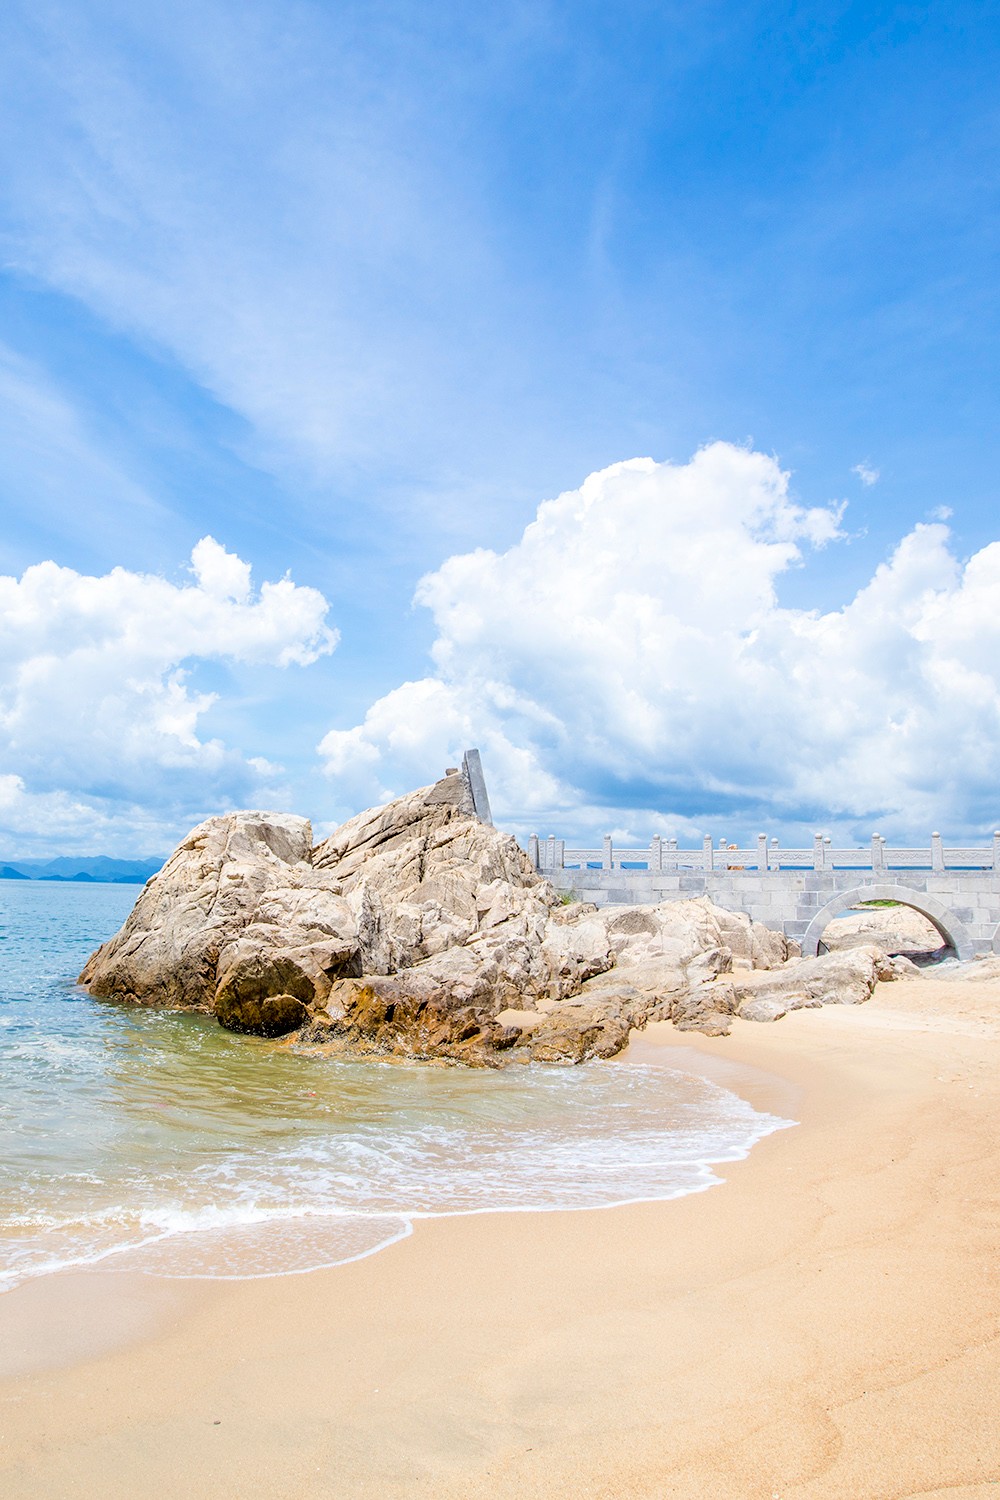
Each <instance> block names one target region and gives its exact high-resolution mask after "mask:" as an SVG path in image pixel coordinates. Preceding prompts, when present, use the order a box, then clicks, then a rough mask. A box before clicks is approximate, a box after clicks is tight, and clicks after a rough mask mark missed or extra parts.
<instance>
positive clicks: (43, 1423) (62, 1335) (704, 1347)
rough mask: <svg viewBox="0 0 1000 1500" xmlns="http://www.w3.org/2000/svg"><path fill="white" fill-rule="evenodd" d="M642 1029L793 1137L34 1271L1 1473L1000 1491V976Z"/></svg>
mask: <svg viewBox="0 0 1000 1500" xmlns="http://www.w3.org/2000/svg"><path fill="white" fill-rule="evenodd" d="M654 1049H655V1051H656V1054H657V1055H658V1056H660V1057H662V1058H665V1059H666V1060H668V1061H671V1062H677V1063H680V1064H681V1065H683V1066H689V1065H697V1066H700V1067H704V1068H706V1069H707V1070H709V1071H710V1072H711V1073H712V1074H713V1076H717V1077H720V1078H721V1079H722V1081H725V1082H728V1083H729V1084H731V1085H732V1086H735V1087H739V1089H740V1091H741V1092H745V1093H746V1094H747V1096H748V1097H750V1098H751V1099H753V1101H754V1102H755V1103H758V1104H765V1105H770V1106H771V1107H776V1108H777V1109H778V1110H779V1111H780V1112H784V1113H788V1112H791V1113H792V1114H793V1115H794V1116H795V1118H797V1119H798V1120H800V1121H801V1125H800V1127H799V1128H798V1129H794V1130H786V1131H782V1132H780V1133H779V1134H776V1135H773V1136H771V1137H769V1138H768V1139H767V1140H765V1141H764V1142H763V1143H762V1144H760V1145H759V1146H757V1147H756V1148H755V1149H754V1151H753V1152H752V1154H751V1156H750V1158H749V1159H748V1160H747V1161H745V1162H741V1163H737V1164H734V1165H732V1166H729V1167H726V1168H724V1169H723V1175H724V1176H725V1178H726V1179H727V1180H726V1183H725V1185H724V1186H722V1187H716V1188H713V1189H711V1190H710V1191H708V1192H705V1193H701V1194H698V1195H695V1196H691V1197H687V1198H683V1199H680V1200H676V1201H674V1202H672V1203H659V1204H649V1205H644V1206H637V1207H628V1208H619V1209H611V1210H606V1211H603V1212H587V1213H575V1214H563V1213H559V1214H554V1213H553V1214H509V1215H495V1216H494V1215H490V1216H483V1217H477V1218H467V1219H451V1220H435V1221H430V1222H425V1223H422V1224H418V1226H417V1228H416V1231H415V1233H414V1234H413V1236H412V1237H411V1238H410V1239H408V1240H405V1241H403V1242H401V1243H399V1244H397V1245H395V1246H393V1247H392V1248H390V1249H388V1250H386V1251H384V1252H382V1253H381V1254H378V1255H376V1256H373V1257H371V1258H369V1259H367V1260H364V1261H360V1262H357V1263H356V1264H354V1265H349V1266H342V1267H339V1268H336V1269H334V1270H330V1271H324V1272H317V1273H313V1274H311V1275H309V1276H304V1277H289V1278H284V1279H279V1280H272V1281H263V1282H243V1283H228V1284H220V1283H198V1284H197V1285H194V1286H192V1285H188V1286H187V1287H183V1286H179V1284H178V1283H166V1282H152V1281H149V1280H145V1281H140V1280H139V1279H138V1278H136V1279H135V1280H130V1279H128V1278H124V1277H121V1276H100V1275H90V1276H74V1277H62V1278H49V1279H48V1280H47V1281H46V1282H43V1283H36V1284H35V1285H34V1286H33V1287H28V1288H24V1289H22V1290H20V1291H18V1292H14V1293H12V1294H10V1295H9V1296H7V1297H5V1298H2V1299H0V1355H4V1354H5V1355H6V1358H7V1362H8V1365H12V1364H15V1363H18V1362H19V1363H20V1364H21V1366H22V1368H25V1367H27V1366H31V1367H33V1368H34V1373H23V1374H21V1375H20V1376H19V1377H17V1378H8V1379H7V1380H5V1381H4V1382H3V1383H2V1384H0V1494H2V1495H3V1496H4V1497H5V1500H21V1497H27V1496H31V1497H33V1500H35V1497H63V1496H66V1497H69V1496H73V1497H77V1496H79V1497H83V1500H87V1497H91V1496H93V1497H97V1496H101V1497H102V1500H117V1497H125V1496H129V1497H132V1496H136V1495H140V1496H144V1497H154V1500H172V1497H174V1496H176V1497H181V1496H183V1497H186V1500H187V1497H191V1500H200V1497H206V1500H207V1497H212V1500H230V1497H233V1500H235V1497H240V1500H244V1497H267V1500H286V1497H287V1500H310V1497H318V1496H324V1497H329V1496H336V1497H355V1496H357V1497H369V1496H370V1497H375V1496H378V1497H385V1500H392V1497H398V1496H407V1497H410V1496H413V1497H434V1500H472V1497H476V1496H490V1497H508V1496H511V1497H513V1496H519V1497H554V1496H560V1497H573V1500H577V1497H598V1496H607V1497H613V1500H627V1497H630V1496H643V1497H657V1500H659V1497H668V1496H680V1497H684V1500H688V1497H690V1500H696V1497H698V1500H700V1497H711V1500H758V1497H759V1500H776V1497H780V1500H791V1497H816V1500H820V1497H822V1500H838V1497H844V1500H864V1497H872V1500H890V1497H891V1500H896V1497H903V1496H907V1497H915V1496H921V1497H931V1496H935V1497H940V1500H971V1497H973V1496H976V1497H979V1496H983V1497H987V1496H1000V1343H998V1332H1000V1297H998V1290H1000V1289H998V1285H997V1283H998V1272H1000V1255H998V1250H1000V1180H998V1166H1000V1149H998V1135H1000V1077H998V1068H997V1061H998V1057H1000V982H992V983H979V984H972V983H962V984H958V983H954V982H943V981H938V980H932V979H927V978H923V979H919V980H912V981H909V982H906V983H900V984H895V985H885V986H880V988H879V990H878V992H877V994H876V996H875V997H874V999H873V1000H872V1001H871V1002H870V1004H869V1005H867V1006H863V1007H858V1008H853V1007H843V1008H839V1007H828V1008H826V1009H823V1010H811V1011H799V1012H796V1013H794V1014H792V1015H790V1016H788V1017H786V1018H785V1019H784V1020H782V1021H779V1022H777V1023H776V1024H774V1025H753V1024H751V1023H740V1024H739V1025H738V1028H737V1030H736V1031H735V1032H734V1034H733V1035H732V1036H731V1037H728V1038H718V1039H707V1038H701V1037H692V1036H691V1035H687V1036H684V1035H681V1034H679V1033H677V1032H675V1031H673V1030H672V1029H670V1028H665V1027H658V1028H651V1029H650V1031H649V1032H648V1033H646V1035H645V1036H644V1037H643V1038H641V1039H640V1040H639V1042H638V1043H637V1044H636V1048H635V1052H636V1053H637V1054H638V1055H641V1056H644V1057H649V1056H650V1055H651V1053H652V1052H653V1051H654ZM611 1066H627V1062H626V1063H622V1064H612V1065H611ZM67 1358H69V1359H72V1360H73V1361H74V1363H72V1364H70V1365H69V1366H67V1365H66V1364H65V1360H66V1359H67ZM58 1359H62V1360H63V1364H62V1366H57V1365H56V1364H55V1362H56V1361H57V1360H58Z"/></svg>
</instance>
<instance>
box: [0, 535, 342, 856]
mask: <svg viewBox="0 0 1000 1500" xmlns="http://www.w3.org/2000/svg"><path fill="white" fill-rule="evenodd" d="M326 614H327V602H326V600H325V599H324V597H323V595H322V594H321V593H319V592H318V590H316V589H312V588H302V587H300V586H298V585H296V584H294V583H293V582H292V581H291V580H290V579H288V578H282V579H279V580H278V581H277V582H275V583H270V582H265V583H263V584H261V586H260V588H259V589H255V588H254V586H253V583H252V580H251V574H250V568H249V566H248V565H247V564H246V563H245V562H243V561H242V560H241V559H240V558H239V557H237V556H236V555H235V554H233V553H230V552H227V551H226V550H225V548H224V547H223V546H221V545H220V544H219V543H218V542H217V541H215V539H214V538H213V537H211V536H206V537H203V538H202V539H201V541H199V542H198V543H197V545H196V546H195V548H194V550H193V552H192V554H191V567H190V580H189V581H185V582H183V583H180V584H175V583H171V582H169V581H168V580H166V579H164V578H161V577H157V576H155V575H152V574H144V573H135V572H130V571H128V570H127V569H125V568H114V569H112V571H111V572H110V573H108V574H106V575H104V576H103V577H91V576H87V575H84V574H81V573H78V572H76V571H75V570H74V569H72V568H66V567H60V566H58V565H57V564H56V563H55V562H52V561H47V562H41V563H37V564H36V565H34V566H33V567H30V568H28V569H27V570H26V571H25V573H24V574H23V576H22V577H21V578H20V579H17V578H11V577H0V838H2V839H3V844H4V846H5V847H8V848H9V849H11V851H12V852H24V853H27V852H30V851H31V850H33V849H34V848H35V847H36V846H38V847H43V848H44V847H51V846H53V845H54V844H58V845H59V847H60V848H65V849H73V850H74V851H75V850H81V851H84V850H85V851H87V852H95V853H96V852H105V851H107V850H110V849H114V850H115V851H121V852H126V851H128V852H137V853H150V852H154V851H156V850H159V849H163V848H165V847H168V846H169V845H170V843H172V842H173V841H175V840H176V837H177V835H178V833H179V832H183V829H184V826H185V825H187V826H190V824H191V823H193V822H196V821H198V819H199V818H200V817H203V816H205V815H206V814H207V813H209V812H214V811H219V810H221V809H223V808H226V807H232V806H234V805H239V804H240V803H245V802H246V801H247V800H254V801H259V800H262V799H263V800H264V801H268V800H271V801H273V800H274V799H275V798H276V797H277V798H284V797H287V795H288V792H287V790H286V789H285V788H284V787H283V785H282V780H283V776H282V768H281V767H280V766H275V765H272V764H270V763H268V762H267V761H266V760H265V759H263V758H261V757H259V756H255V755H254V754H252V753H248V752H247V751H246V750H245V749H244V748H241V747H239V746H235V745H230V744H226V743H225V742H224V741H223V740H222V739H221V738H219V737H218V736H208V737H206V736H205V735H204V733H203V731H202V728H201V721H202V720H203V719H204V717H205V716H206V715H207V714H208V713H209V711H210V710H211V709H212V708H213V706H214V704H215V703H216V701H217V699H218V697H219V694H218V693H217V692H215V691H206V690H204V689H200V688H198V687H196V686H195V685H194V684H193V682H192V680H191V679H192V673H193V671H194V670H195V669H196V668H197V667H198V665H199V664H204V663H221V664H226V663H242V664H246V665H247V666H250V667H255V668H261V667H277V668H284V667H289V666H299V667H305V666H309V665H310V664H311V663H313V662H315V661H316V660H317V659H318V658H319V657H320V656H323V655H326V654H327V653H329V652H330V651H332V650H333V649H334V648H335V646H336V645H337V641H338V633H337V631H336V630H334V629H333V628H332V627H331V626H330V625H328V624H327V622H326Z"/></svg>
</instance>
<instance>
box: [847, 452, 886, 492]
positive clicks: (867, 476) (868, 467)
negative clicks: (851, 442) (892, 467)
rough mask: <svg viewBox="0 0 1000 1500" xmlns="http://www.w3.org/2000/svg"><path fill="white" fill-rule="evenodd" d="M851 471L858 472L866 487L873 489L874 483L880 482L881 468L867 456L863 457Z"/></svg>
mask: <svg viewBox="0 0 1000 1500" xmlns="http://www.w3.org/2000/svg"><path fill="white" fill-rule="evenodd" d="M851 473H852V474H857V476H858V478H859V479H860V480H861V483H862V484H863V485H864V486H865V488H866V489H871V487H872V485H873V484H878V482H879V477H880V476H879V470H878V469H876V468H875V466H874V464H871V463H869V461H868V459H867V458H863V459H862V460H861V462H860V463H859V464H855V465H854V467H853V469H852V470H851Z"/></svg>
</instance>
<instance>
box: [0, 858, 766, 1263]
mask: <svg viewBox="0 0 1000 1500" xmlns="http://www.w3.org/2000/svg"><path fill="white" fill-rule="evenodd" d="M137 894H138V891H137V889H136V888H135V887H129V886H114V885H57V884H52V885H50V884H42V883H34V882H32V883H28V882H24V883H20V882H13V881H11V882H0V1289H6V1288H9V1287H11V1286H13V1285H15V1284H16V1283H17V1282H18V1281H20V1280H23V1279H24V1278H25V1277H27V1276H36V1275H42V1274H45V1273H46V1272H49V1271H53V1270H58V1269H61V1268H63V1267H67V1266H81V1265H104V1266H111V1265H115V1266H123V1267H126V1266H127V1267H130V1268H132V1269H139V1270H147V1271H150V1272H155V1273H158V1274H165V1275H175V1276H177V1275H180V1276H184V1275H213V1276H220V1275H221V1276H259V1275H274V1274H281V1273H287V1272H294V1271H303V1270H307V1269H309V1268H311V1267H314V1266H319V1265H329V1264H334V1263H336V1262H338V1261H343V1260H346V1259H350V1258H352V1257H354V1256H358V1255H364V1254H368V1253H370V1252H371V1251H373V1250H375V1249H378V1248H379V1247H380V1246H382V1245H385V1244H388V1243H391V1242H392V1241H393V1240H396V1239H398V1238H400V1237H401V1236H402V1235H404V1234H406V1233H408V1232H409V1231H410V1228H411V1225H412V1221H413V1220H414V1219H415V1218H419V1217H421V1216H424V1215H432V1214H447V1213H469V1212H477V1211H485V1210H501V1209H550V1208H586V1207H600V1206H606V1205H610V1204H613V1203H620V1202H626V1201H630V1200H635V1199H656V1198H669V1197H673V1196H675V1195H677V1194H679V1193H684V1192H691V1191H696V1190H698V1189H700V1188H703V1187H706V1186H709V1185H711V1184H712V1183H713V1182H714V1181H716V1180H717V1179H716V1178H715V1177H714V1175H713V1173H712V1163H714V1162H721V1161H728V1160H733V1159H735V1158H738V1157H741V1156H743V1155H745V1154H746V1152H747V1151H748V1150H749V1149H750V1147H751V1146H752V1145H753V1144H754V1142H755V1141H757V1140H759V1139H760V1138H761V1137H762V1136H764V1135H767V1134H769V1133H770V1132H771V1131H773V1130H775V1129H778V1128H781V1126H782V1125H783V1124H784V1123H786V1122H783V1121H780V1120H778V1119H776V1118H775V1117H773V1116H770V1115H764V1114H761V1113H759V1112H757V1111H755V1110H754V1109H753V1108H752V1107H751V1106H750V1105H749V1104H747V1103H745V1102H744V1101H743V1100H741V1099H739V1098H737V1097H736V1095H734V1094H732V1093H730V1092H728V1091H727V1090H725V1089H722V1088H719V1087H717V1086H716V1085H715V1084H712V1083H709V1082H707V1081H704V1080H702V1079H700V1078H695V1077H692V1076H690V1075H688V1074H684V1073H678V1072H674V1071H672V1070H670V1069H667V1068H662V1067H656V1066H635V1065H632V1064H627V1065H624V1064H619V1063H611V1064H607V1063H605V1064H600V1063H596V1064H591V1065H587V1066H584V1067H582V1068H552V1067H542V1066H538V1065H535V1066H531V1067H512V1068H509V1069H506V1070H503V1071H499V1072H494V1071H487V1070H476V1071H468V1070H464V1069H460V1068H451V1067H435V1066H429V1065H419V1064H399V1063H380V1062H371V1061H365V1062H344V1061H334V1060H331V1059H329V1058H324V1057H322V1056H316V1055H307V1054H303V1053H297V1052H295V1050H294V1049H292V1048H290V1047H289V1046H287V1045H286V1044H283V1043H279V1042H267V1041H260V1040H257V1039H254V1038H248V1037H237V1036H233V1035H231V1034H230V1033H228V1032H225V1031H223V1030H222V1029H221V1028H220V1027H219V1026H218V1025H217V1023H216V1022H215V1021H214V1020H211V1019H208V1018H205V1017H202V1016H189V1015H182V1014H179V1013H176V1012H163V1011H145V1010H141V1009H138V1008H135V1007H123V1006H117V1005H109V1004H107V1003H105V1002H101V1001H96V1000H92V999H91V998H90V997H89V996H87V995H86V994H84V993H83V991H81V990H79V989H78V988H77V987H76V985H75V983H74V980H75V976H76V974H77V973H78V972H79V970H80V968H81V967H82V965H83V962H84V960H85V958H86V957H87V955H88V953H90V951H91V950H92V949H93V948H94V947H95V946H96V945H97V944H98V943H99V942H101V941H102V940H103V939H105V938H106V937H109V936H110V935H111V934H112V933H113V932H114V931H116V929H117V928H118V927H119V926H120V925H121V922H122V921H123V920H124V918H125V916H126V915H127V913H128V911H129V909H130V907H131V905H132V902H133V901H134V900H135V898H136V896H137Z"/></svg>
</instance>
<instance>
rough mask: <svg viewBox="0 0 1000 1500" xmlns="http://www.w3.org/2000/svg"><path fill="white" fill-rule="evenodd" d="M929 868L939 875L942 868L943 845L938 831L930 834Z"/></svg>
mask: <svg viewBox="0 0 1000 1500" xmlns="http://www.w3.org/2000/svg"><path fill="white" fill-rule="evenodd" d="M995 862H996V861H995V857H994V863H995ZM931 869H932V870H933V871H934V873H935V874H936V875H940V874H941V873H942V872H943V870H944V845H943V844H942V842H941V835H940V834H939V833H932V834H931Z"/></svg>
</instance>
